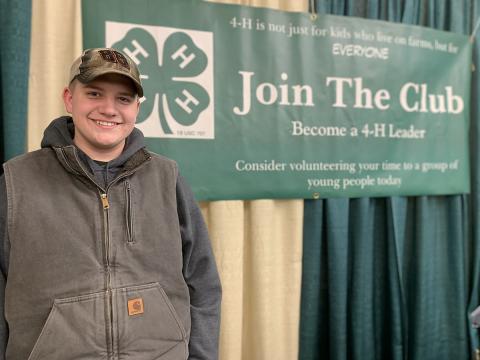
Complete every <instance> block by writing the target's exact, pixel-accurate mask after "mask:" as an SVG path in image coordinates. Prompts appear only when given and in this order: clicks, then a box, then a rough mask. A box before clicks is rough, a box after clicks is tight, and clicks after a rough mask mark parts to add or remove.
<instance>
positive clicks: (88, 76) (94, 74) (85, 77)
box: [76, 69, 143, 97]
mask: <svg viewBox="0 0 480 360" xmlns="http://www.w3.org/2000/svg"><path fill="white" fill-rule="evenodd" d="M107 74H118V75H123V76H125V77H126V78H129V79H130V80H132V81H133V84H134V85H135V88H136V89H137V95H138V97H143V87H142V84H140V83H139V82H138V81H137V80H135V78H134V77H133V76H131V75H130V74H126V73H125V72H124V71H120V70H115V69H108V70H105V69H103V71H88V72H85V73H83V74H79V75H77V76H76V79H78V81H80V82H82V83H84V84H88V83H89V82H91V81H93V80H95V79H96V78H98V77H99V76H102V75H107Z"/></svg>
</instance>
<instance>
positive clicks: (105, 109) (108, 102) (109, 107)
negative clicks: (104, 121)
mask: <svg viewBox="0 0 480 360" xmlns="http://www.w3.org/2000/svg"><path fill="white" fill-rule="evenodd" d="M99 111H100V112H101V113H102V114H103V115H106V116H115V115H117V108H116V106H115V99H114V98H110V97H105V98H104V99H103V101H102V103H101V104H100V107H99Z"/></svg>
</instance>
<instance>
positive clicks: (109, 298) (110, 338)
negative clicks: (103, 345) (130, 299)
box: [100, 193, 115, 359]
mask: <svg viewBox="0 0 480 360" xmlns="http://www.w3.org/2000/svg"><path fill="white" fill-rule="evenodd" d="M100 200H101V201H102V207H103V227H104V246H105V259H104V260H105V271H106V276H105V288H106V291H107V301H106V315H107V318H108V324H107V353H108V357H109V359H110V357H112V358H113V357H114V355H115V354H114V351H113V349H114V340H113V337H114V334H113V298H112V297H113V296H112V279H111V268H110V236H109V230H110V229H109V226H110V224H109V212H108V210H109V209H110V203H109V202H108V195H107V193H100Z"/></svg>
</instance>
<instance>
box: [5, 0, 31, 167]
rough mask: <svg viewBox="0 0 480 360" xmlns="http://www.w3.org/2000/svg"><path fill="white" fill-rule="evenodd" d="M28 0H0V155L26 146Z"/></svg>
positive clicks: (10, 153) (22, 149)
mask: <svg viewBox="0 0 480 360" xmlns="http://www.w3.org/2000/svg"><path fill="white" fill-rule="evenodd" d="M30 18H31V0H0V129H1V134H2V136H0V159H1V160H2V162H4V161H6V160H8V159H10V158H12V157H13V156H16V155H19V154H23V153H24V152H25V150H26V126H27V113H28V73H29V57H30V23H31V21H30Z"/></svg>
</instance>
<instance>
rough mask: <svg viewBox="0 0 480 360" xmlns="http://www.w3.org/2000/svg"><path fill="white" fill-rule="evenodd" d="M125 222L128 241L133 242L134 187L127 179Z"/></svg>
mask: <svg viewBox="0 0 480 360" xmlns="http://www.w3.org/2000/svg"><path fill="white" fill-rule="evenodd" d="M125 198H126V206H125V222H126V225H127V243H129V244H131V243H133V242H134V241H133V240H134V239H133V205H132V189H131V188H130V183H129V182H128V181H125Z"/></svg>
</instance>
